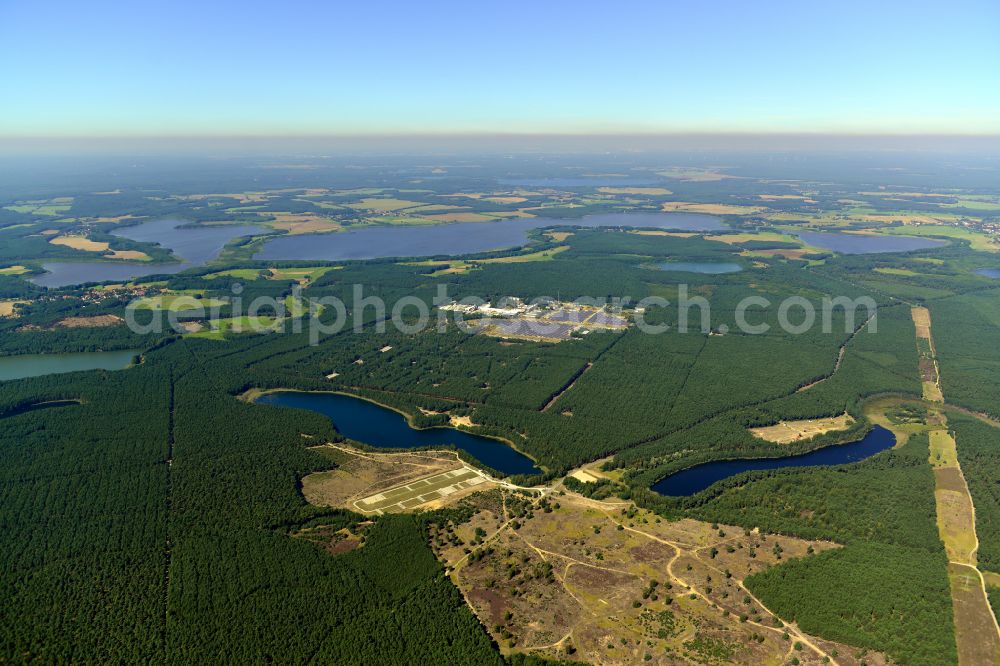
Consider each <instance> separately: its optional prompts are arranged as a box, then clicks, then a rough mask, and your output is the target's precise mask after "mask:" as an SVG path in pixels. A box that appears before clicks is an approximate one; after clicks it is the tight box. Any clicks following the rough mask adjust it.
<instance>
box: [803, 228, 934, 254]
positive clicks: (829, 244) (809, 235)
mask: <svg viewBox="0 0 1000 666" xmlns="http://www.w3.org/2000/svg"><path fill="white" fill-rule="evenodd" d="M795 235H796V236H798V237H799V240H801V241H803V242H804V243H806V244H807V245H812V246H813V247H821V248H823V249H824V250H832V251H833V252H839V253H840V254H878V253H880V252H912V251H913V250H926V249H928V248H932V247H941V246H942V245H946V244H947V243H946V242H945V241H942V240H934V239H933V238H916V237H914V236H876V235H870V234H841V233H830V232H821V231H800V232H799V233H797V234H795Z"/></svg>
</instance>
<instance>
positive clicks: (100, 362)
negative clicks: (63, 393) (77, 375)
mask: <svg viewBox="0 0 1000 666" xmlns="http://www.w3.org/2000/svg"><path fill="white" fill-rule="evenodd" d="M138 353H139V350H138V349H126V350H124V351H109V352H79V353H73V354H22V355H19V356H0V381H7V380H10V379H23V378H25V377H41V376H42V375H55V374H60V373H64V372H77V371H80V370H124V369H125V368H127V367H128V366H129V364H130V363H131V362H132V357H134V356H135V355H136V354H138Z"/></svg>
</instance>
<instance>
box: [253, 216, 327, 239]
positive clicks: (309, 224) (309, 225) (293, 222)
mask: <svg viewBox="0 0 1000 666" xmlns="http://www.w3.org/2000/svg"><path fill="white" fill-rule="evenodd" d="M268 214H269V215H271V216H272V217H274V220H271V221H266V222H264V224H266V225H268V226H270V227H274V228H275V229H284V230H285V231H287V232H288V234H289V235H290V236H297V235H299V234H315V233H325V232H331V231H340V230H341V229H343V227H342V226H341V225H340V223H339V222H337V221H335V220H332V219H330V218H328V217H323V216H322V215H314V214H311V213H268Z"/></svg>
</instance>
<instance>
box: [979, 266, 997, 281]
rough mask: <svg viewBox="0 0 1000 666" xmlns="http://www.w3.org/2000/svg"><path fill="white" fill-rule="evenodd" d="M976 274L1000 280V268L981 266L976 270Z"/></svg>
mask: <svg viewBox="0 0 1000 666" xmlns="http://www.w3.org/2000/svg"><path fill="white" fill-rule="evenodd" d="M976 275H982V276H983V277H988V278H997V279H998V280H1000V268H980V269H979V270H977V271H976Z"/></svg>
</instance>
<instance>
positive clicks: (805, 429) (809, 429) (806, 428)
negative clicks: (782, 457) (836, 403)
mask: <svg viewBox="0 0 1000 666" xmlns="http://www.w3.org/2000/svg"><path fill="white" fill-rule="evenodd" d="M852 423H854V419H853V418H851V415H850V414H848V413H847V412H844V413H843V414H841V415H840V416H831V417H829V418H825V419H803V420H801V421H779V422H778V423H776V424H775V425H772V426H767V427H764V428H750V432H752V433H753V434H754V436H755V437H760V438H761V439H763V440H767V441H768V442H774V443H775V444H791V443H793V442H801V441H804V440H807V439H812V438H813V437H817V436H819V435H823V434H825V433H828V432H834V431H837V430H846V429H847V428H849V427H850V426H851V424H852Z"/></svg>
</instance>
